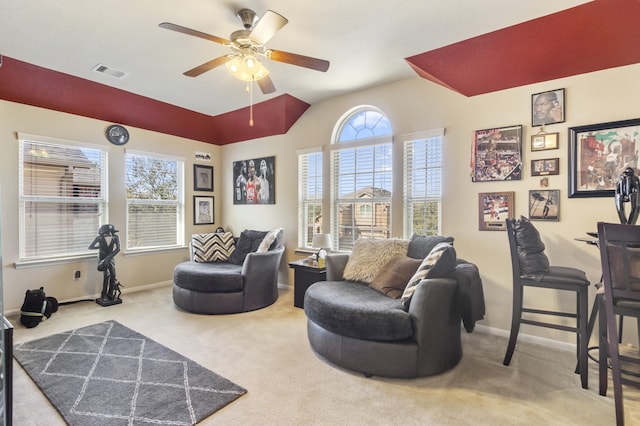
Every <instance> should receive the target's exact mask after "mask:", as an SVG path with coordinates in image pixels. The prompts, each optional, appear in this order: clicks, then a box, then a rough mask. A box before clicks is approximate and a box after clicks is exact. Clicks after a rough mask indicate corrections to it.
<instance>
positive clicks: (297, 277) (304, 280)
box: [289, 259, 327, 308]
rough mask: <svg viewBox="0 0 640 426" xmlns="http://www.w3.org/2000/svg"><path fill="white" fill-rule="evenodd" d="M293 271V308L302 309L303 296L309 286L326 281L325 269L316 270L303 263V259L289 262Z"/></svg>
mask: <svg viewBox="0 0 640 426" xmlns="http://www.w3.org/2000/svg"><path fill="white" fill-rule="evenodd" d="M289 267H290V268H292V269H293V270H294V289H293V291H294V293H293V306H295V307H297V308H304V294H305V293H306V291H307V289H308V288H309V286H311V284H313V283H316V282H318V281H324V280H326V279H327V269H326V268H316V267H313V266H311V265H307V264H306V263H305V259H300V260H294V261H293V262H289Z"/></svg>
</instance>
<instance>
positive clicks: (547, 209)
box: [529, 189, 560, 222]
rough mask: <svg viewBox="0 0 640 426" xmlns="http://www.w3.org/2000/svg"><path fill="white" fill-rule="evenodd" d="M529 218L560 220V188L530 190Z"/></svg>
mask: <svg viewBox="0 0 640 426" xmlns="http://www.w3.org/2000/svg"><path fill="white" fill-rule="evenodd" d="M529 219H531V220H548V221H555V222H557V221H558V220H560V190H559V189H534V190H530V191H529Z"/></svg>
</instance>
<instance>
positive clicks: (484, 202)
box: [478, 191, 515, 231]
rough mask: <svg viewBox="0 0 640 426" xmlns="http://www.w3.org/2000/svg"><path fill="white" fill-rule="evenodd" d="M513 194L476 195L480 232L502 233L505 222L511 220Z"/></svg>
mask: <svg viewBox="0 0 640 426" xmlns="http://www.w3.org/2000/svg"><path fill="white" fill-rule="evenodd" d="M514 200H515V192H513V191H511V192H482V193H480V194H478V212H479V222H480V227H479V229H480V231H504V230H505V229H507V227H506V223H505V220H506V219H513V217H514V209H515V201H514Z"/></svg>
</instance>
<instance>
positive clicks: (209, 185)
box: [193, 164, 213, 192]
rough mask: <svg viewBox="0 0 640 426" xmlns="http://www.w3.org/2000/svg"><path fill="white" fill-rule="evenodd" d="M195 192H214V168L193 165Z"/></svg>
mask: <svg viewBox="0 0 640 426" xmlns="http://www.w3.org/2000/svg"><path fill="white" fill-rule="evenodd" d="M193 190H194V191H210V192H213V166H203V165H202V164H194V165H193Z"/></svg>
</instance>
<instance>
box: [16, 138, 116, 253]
mask: <svg viewBox="0 0 640 426" xmlns="http://www.w3.org/2000/svg"><path fill="white" fill-rule="evenodd" d="M18 136H19V140H20V159H19V161H20V163H19V173H20V176H19V179H18V181H19V226H20V230H19V235H20V242H19V252H20V254H19V260H20V261H35V260H44V259H57V258H64V257H74V256H81V255H88V254H92V255H95V251H93V250H89V249H88V247H89V244H90V243H91V241H93V239H94V237H95V236H96V233H97V232H98V228H99V227H100V225H102V224H103V223H106V221H107V198H108V196H107V194H108V191H107V153H106V152H105V151H102V150H100V149H97V148H92V147H89V146H86V145H84V144H82V143H79V142H72V141H61V140H57V139H51V138H45V137H41V136H32V135H26V134H19V135H18Z"/></svg>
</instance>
